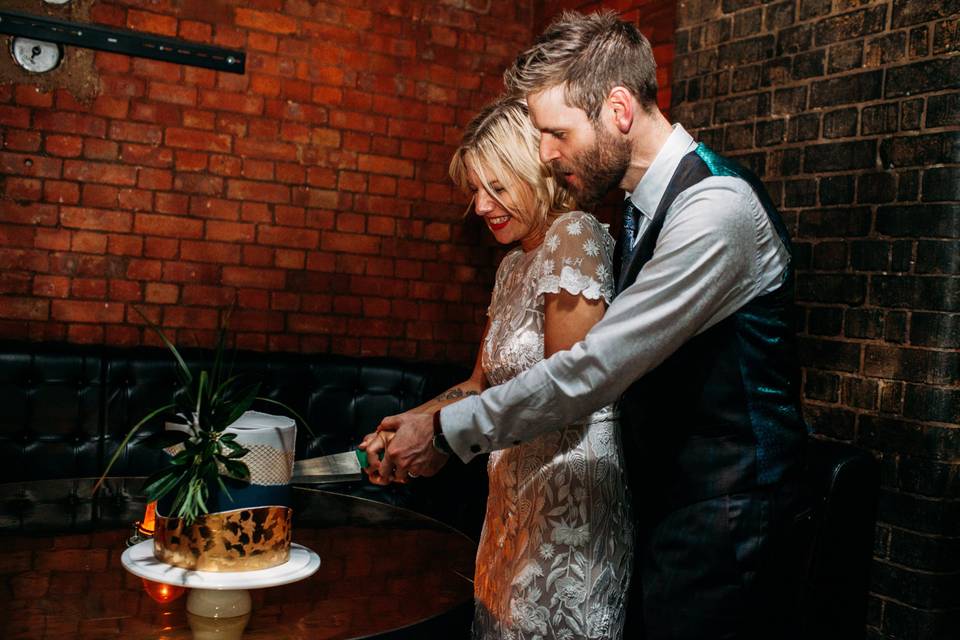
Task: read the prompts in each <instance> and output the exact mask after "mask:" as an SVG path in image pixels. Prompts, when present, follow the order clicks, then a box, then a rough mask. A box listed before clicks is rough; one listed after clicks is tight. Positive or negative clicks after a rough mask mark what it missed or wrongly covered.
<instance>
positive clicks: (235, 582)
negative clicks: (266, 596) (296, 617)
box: [120, 540, 320, 640]
mask: <svg viewBox="0 0 960 640" xmlns="http://www.w3.org/2000/svg"><path fill="white" fill-rule="evenodd" d="M120 562H121V563H122V564H123V568H124V569H126V570H127V571H129V572H130V573H132V574H133V575H135V576H138V577H140V578H145V579H147V580H151V581H153V582H161V583H164V584H172V585H176V586H179V587H188V588H189V589H190V595H189V596H187V613H188V618H189V621H190V628H191V629H192V630H193V637H194V640H206V638H217V640H229V639H230V638H237V639H239V638H240V637H241V636H242V634H243V630H244V628H245V627H246V626H247V620H249V619H250V592H249V589H264V588H266V587H276V586H279V585H282V584H289V583H291V582H297V581H298V580H303V579H304V578H308V577H310V576H312V575H313V574H314V573H316V571H317V569H319V568H320V556H318V555H317V554H316V553H314V552H313V551H311V550H310V549H307V548H306V547H304V546H302V545H299V544H296V543H294V544H291V545H290V559H289V560H287V561H286V562H285V563H283V564H281V565H277V566H276V567H270V568H269V569H258V570H256V571H194V570H192V569H183V568H181V567H175V566H173V565H170V564H167V563H166V562H161V561H159V560H157V559H156V558H155V557H154V555H153V540H144V541H143V542H140V543H138V544H136V545H134V546H132V547H129V548H128V549H127V550H126V551H124V552H123V555H122V556H120Z"/></svg>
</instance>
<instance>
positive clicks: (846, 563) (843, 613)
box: [800, 438, 880, 640]
mask: <svg viewBox="0 0 960 640" xmlns="http://www.w3.org/2000/svg"><path fill="white" fill-rule="evenodd" d="M879 485H880V473H879V465H878V464H877V461H876V460H875V459H874V458H873V456H872V455H870V454H869V453H867V452H866V451H863V450H862V449H858V448H857V447H855V446H853V445H849V444H846V443H842V442H831V441H826V440H819V439H817V438H811V439H810V441H809V447H808V451H807V468H806V486H807V488H808V489H809V490H810V491H811V494H810V498H811V509H810V511H809V512H808V513H807V514H806V515H805V520H806V521H805V522H802V523H800V524H801V531H803V539H804V542H803V544H804V545H805V548H804V553H805V558H804V559H805V566H804V569H803V570H804V576H803V577H804V579H803V583H802V585H801V593H800V616H801V619H802V621H803V622H802V631H803V633H802V637H804V638H817V639H818V640H819V639H830V638H837V639H840V638H843V639H844V640H852V639H855V638H863V637H864V635H865V632H866V612H867V589H868V584H869V576H870V564H871V561H872V557H873V540H874V532H875V528H876V508H877V495H878V492H879Z"/></svg>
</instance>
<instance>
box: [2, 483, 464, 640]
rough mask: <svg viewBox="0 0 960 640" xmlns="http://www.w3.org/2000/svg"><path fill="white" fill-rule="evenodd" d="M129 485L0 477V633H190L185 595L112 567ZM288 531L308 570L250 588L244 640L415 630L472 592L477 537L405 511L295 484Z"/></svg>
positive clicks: (136, 501) (126, 530)
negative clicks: (166, 595) (310, 554)
mask: <svg viewBox="0 0 960 640" xmlns="http://www.w3.org/2000/svg"><path fill="white" fill-rule="evenodd" d="M141 484H142V479H137V478H116V479H111V480H110V481H109V483H108V484H107V485H106V487H105V488H104V490H102V491H101V494H100V495H98V496H97V497H96V498H93V497H91V490H92V487H93V481H92V480H90V479H79V480H43V481H36V482H23V483H12V484H0V545H2V548H3V550H4V551H3V553H2V554H0V588H2V589H3V598H2V601H0V638H5V639H7V638H24V639H34V638H36V639H43V640H46V639H50V640H53V639H56V640H61V639H63V638H79V639H86V638H89V639H96V640H101V639H104V640H105V639H108V638H133V639H135V638H164V639H170V640H173V639H180V638H192V637H194V635H193V632H191V629H190V620H189V619H188V615H189V614H188V613H187V612H186V610H185V600H186V598H185V597H181V598H179V599H177V600H174V601H172V602H166V603H162V602H158V601H157V600H156V599H155V598H157V599H161V600H162V598H159V597H158V593H157V592H156V591H155V590H152V591H153V596H151V593H149V592H148V589H147V588H145V585H144V582H143V581H142V580H141V579H140V578H137V577H135V576H133V575H132V574H130V573H128V572H127V571H125V570H124V569H123V568H122V566H121V564H120V556H121V554H122V553H123V551H124V550H125V548H126V542H127V539H128V538H129V537H130V535H131V533H132V523H133V522H135V521H136V520H139V519H141V517H142V516H143V511H144V501H143V499H142V498H141V497H140V496H139V491H140V486H141ZM293 541H294V542H296V543H298V544H301V545H303V546H305V547H308V548H309V549H312V550H313V551H315V552H316V553H317V554H319V556H320V561H321V564H320V569H319V570H318V571H317V572H316V573H315V574H314V575H313V576H311V577H309V578H307V579H305V580H302V581H300V582H296V583H293V584H288V585H282V586H277V587H270V588H266V589H256V590H252V591H251V592H250V595H251V597H252V600H253V611H252V614H251V616H250V619H249V621H248V623H247V625H246V631H245V632H244V634H243V638H245V639H248V640H261V639H263V640H266V639H268V638H269V639H271V640H282V639H287V638H289V639H300V638H304V639H306V638H328V639H331V640H332V639H346V638H367V637H376V636H378V635H380V634H387V635H384V636H383V637H390V638H399V637H428V636H424V635H422V633H423V632H418V631H417V629H422V628H424V626H426V627H429V626H430V625H431V624H432V625H440V624H443V619H444V618H445V617H446V618H451V616H453V617H459V614H458V615H454V614H456V612H460V614H462V612H463V611H465V610H467V609H468V608H469V603H470V602H471V600H472V592H473V585H472V583H471V578H472V575H473V562H474V557H475V554H476V544H475V543H474V542H473V541H472V540H470V539H469V538H468V537H467V536H465V535H464V534H462V533H460V532H458V531H456V530H455V529H453V528H451V527H449V526H447V525H445V524H442V523H440V522H438V521H436V520H433V519H430V518H427V517H425V516H422V515H420V514H417V513H414V512H412V511H408V510H405V509H401V508H398V507H393V506H390V505H386V504H382V503H379V502H374V501H371V500H365V499H362V498H356V497H351V496H347V495H340V494H336V493H329V492H326V491H320V490H315V489H310V488H305V487H297V488H295V489H294V532H293ZM147 586H148V587H149V586H151V585H147ZM451 619H452V618H451ZM194 622H196V621H194ZM403 630H406V632H404V631H403ZM404 633H407V634H408V635H407V636H405V635H404ZM198 637H199V636H198ZM429 637H437V636H435V635H434V634H433V633H431V634H430V636H429Z"/></svg>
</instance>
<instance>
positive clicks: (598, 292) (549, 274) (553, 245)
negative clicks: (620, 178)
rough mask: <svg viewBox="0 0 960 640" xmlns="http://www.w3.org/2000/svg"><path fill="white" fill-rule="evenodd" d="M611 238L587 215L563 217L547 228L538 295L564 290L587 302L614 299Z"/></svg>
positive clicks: (575, 212)
mask: <svg viewBox="0 0 960 640" xmlns="http://www.w3.org/2000/svg"><path fill="white" fill-rule="evenodd" d="M612 255H613V238H611V237H610V234H609V233H608V232H607V229H606V225H603V224H601V223H600V221H599V220H597V219H596V218H594V217H593V216H592V215H590V214H589V213H584V212H582V211H572V212H570V213H565V214H563V215H562V216H560V217H559V218H557V219H556V220H554V222H553V224H552V225H550V229H549V230H548V231H547V236H546V238H545V239H544V241H543V273H542V274H541V277H540V279H539V281H538V283H537V295H540V294H543V293H559V292H560V290H561V289H562V290H564V291H566V292H567V293H570V294H573V295H582V296H583V297H585V298H587V299H589V300H596V299H598V298H600V297H602V298H603V299H604V301H606V303H607V304H610V301H611V300H612V299H613V272H612V271H613V270H612V267H611V258H612Z"/></svg>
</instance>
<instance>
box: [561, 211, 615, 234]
mask: <svg viewBox="0 0 960 640" xmlns="http://www.w3.org/2000/svg"><path fill="white" fill-rule="evenodd" d="M609 229H610V225H608V224H604V223H603V222H600V221H599V220H597V218H596V216H594V215H593V214H592V213H588V212H586V211H579V210H574V211H567V212H566V213H562V214H560V215H559V216H557V217H556V219H555V220H554V221H553V224H551V225H550V230H551V231H560V230H564V231H566V232H567V233H572V234H573V235H579V233H582V232H583V231H584V230H588V231H591V232H593V233H609Z"/></svg>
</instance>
